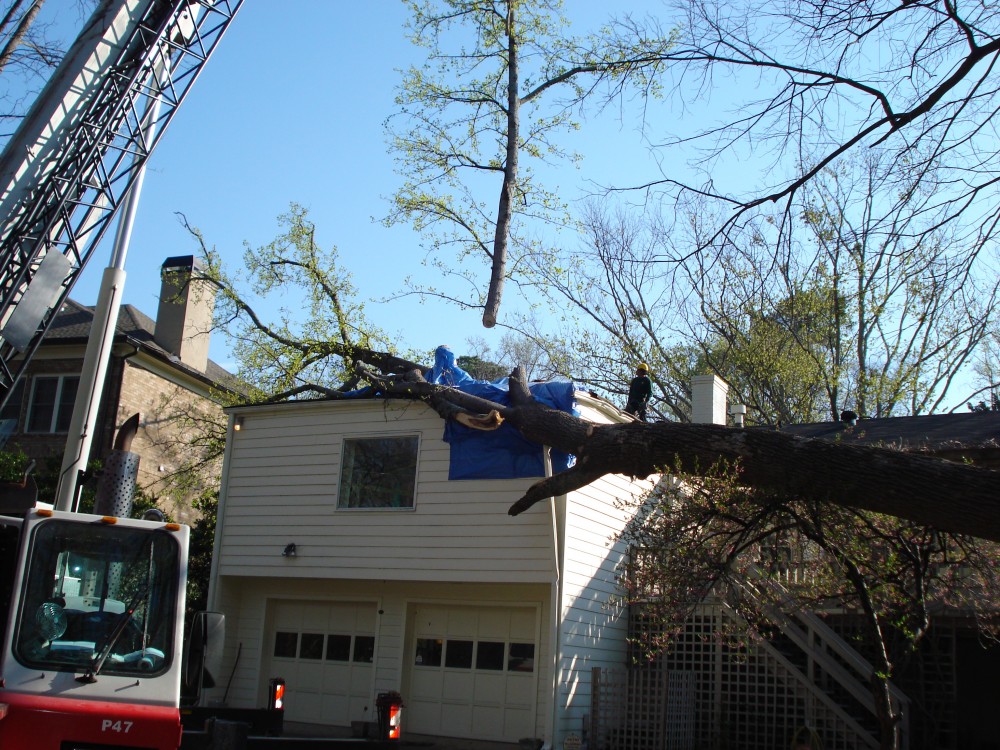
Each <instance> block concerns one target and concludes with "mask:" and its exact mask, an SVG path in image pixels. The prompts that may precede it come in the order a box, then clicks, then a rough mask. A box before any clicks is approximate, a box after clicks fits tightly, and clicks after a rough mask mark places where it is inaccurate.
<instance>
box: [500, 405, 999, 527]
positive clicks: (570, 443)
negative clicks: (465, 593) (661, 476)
mask: <svg viewBox="0 0 1000 750" xmlns="http://www.w3.org/2000/svg"><path fill="white" fill-rule="evenodd" d="M522 408H523V407H522ZM537 408H538V407H535V409H537ZM564 417H565V419H564V418H559V419H552V418H551V417H549V416H547V415H544V413H539V414H534V415H532V417H531V418H530V419H525V418H524V417H522V416H521V415H517V416H515V418H513V419H512V420H511V421H512V423H513V424H515V426H520V425H521V424H522V423H523V424H524V425H525V427H526V429H524V430H522V432H524V434H525V436H526V437H529V439H531V440H535V441H536V442H540V443H542V444H544V445H551V446H553V447H556V448H559V449H561V450H566V451H568V452H570V453H573V454H574V455H575V456H576V457H577V464H576V466H575V467H573V468H571V469H569V471H567V472H563V473H562V474H558V475H556V476H555V477H552V478H550V479H545V480H542V481H540V482H538V483H536V484H534V485H532V487H531V488H529V490H528V491H527V492H526V493H525V495H524V497H522V498H521V499H520V500H518V501H517V502H516V503H514V505H513V506H511V509H510V513H511V515H517V514H518V513H521V512H523V511H525V510H527V509H528V508H530V507H531V506H532V505H533V504H534V503H536V502H538V501H539V500H542V499H545V498H547V497H549V496H551V495H552V494H563V493H565V492H566V491H568V490H572V489H576V488H577V487H582V486H583V485H584V484H586V483H587V482H588V481H593V480H592V478H593V477H595V476H601V475H603V474H609V473H614V474H624V475H626V476H642V477H645V476H648V475H650V474H653V473H657V472H659V471H669V470H672V469H674V468H675V467H676V466H677V463H678V462H679V464H680V467H679V468H681V469H683V470H684V471H687V472H693V473H697V472H698V470H699V469H705V468H707V467H708V466H710V465H712V464H713V463H715V462H716V461H718V460H719V459H723V460H726V461H729V462H736V461H738V462H739V464H740V478H741V481H742V482H743V483H745V484H746V485H748V486H752V487H756V488H759V489H763V490H767V491H770V492H774V493H780V494H783V495H787V496H797V497H803V498H813V499H817V500H821V501H825V502H832V503H836V504H838V505H843V506H849V507H854V508H859V509H863V510H869V511H874V512H876V513H885V514H888V515H893V516H899V517H901V518H907V519H909V520H912V521H915V522H917V523H922V524H926V525H929V526H934V527H936V528H939V529H942V530H944V531H951V532H955V533H959V534H969V535H972V536H978V537H982V538H985V539H992V540H993V541H1000V472H996V471H991V470H988V469H981V468H978V467H975V466H969V465H966V464H959V463H953V462H950V461H944V460H941V459H936V458H929V457H926V456H921V455H915V454H910V453H903V452H901V451H895V450H890V449H886V448H862V447H857V446H850V445H843V444H840V443H835V442H831V441H826V440H816V439H809V438H801V437H795V436H792V435H786V434H783V433H780V432H771V431H765V430H753V429H736V428H729V427H722V426H719V425H689V424H678V423H672V422H661V423H657V424H645V423H639V422H637V423H628V424H615V425H591V426H590V427H589V428H587V429H586V430H582V431H581V429H580V428H578V427H574V428H572V429H570V430H567V429H566V424H565V423H566V420H567V419H569V420H573V419H575V418H574V417H572V416H570V415H564ZM522 420H523V421H522ZM578 421H581V422H582V421H583V420H578ZM581 434H586V437H584V438H583V439H581ZM574 473H575V474H576V475H577V478H578V479H579V482H577V481H575V480H574V478H573V477H567V476H566V475H570V474H574ZM556 490H559V491H558V492H556Z"/></svg>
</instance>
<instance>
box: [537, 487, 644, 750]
mask: <svg viewBox="0 0 1000 750" xmlns="http://www.w3.org/2000/svg"><path fill="white" fill-rule="evenodd" d="M643 485H645V483H637V482H634V481H632V480H630V479H628V478H626V477H622V476H618V475H608V476H605V477H603V478H602V479H599V480H598V481H596V482H594V483H593V484H591V485H589V486H587V487H584V488H582V489H580V490H577V491H576V492H573V493H572V494H571V495H570V496H569V497H568V499H567V503H566V524H565V530H566V531H565V549H564V559H563V585H562V607H563V612H562V617H563V621H562V634H561V638H562V643H561V657H560V661H559V664H560V666H559V669H560V674H559V686H558V691H559V700H560V701H561V703H562V705H563V706H564V709H563V710H562V711H561V712H560V714H559V720H558V722H557V725H556V730H555V731H556V737H555V747H561V746H562V742H563V740H564V739H565V737H566V735H567V734H569V733H570V732H574V733H576V734H582V733H583V731H584V729H585V727H586V722H587V720H588V717H589V714H590V699H591V670H592V669H593V668H594V667H620V666H623V665H624V664H625V659H626V641H625V639H626V636H627V626H628V619H627V617H626V612H625V610H624V608H623V607H622V606H621V605H620V604H612V600H613V599H614V598H615V596H616V595H617V594H618V593H619V589H618V586H617V583H616V580H617V578H616V577H617V575H618V572H619V570H618V566H619V564H620V563H621V562H622V561H623V560H624V559H625V555H626V554H627V549H626V547H625V545H623V544H622V543H620V542H615V541H614V537H615V535H616V534H617V533H618V532H619V531H620V530H621V529H622V528H623V527H624V524H625V523H627V521H628V517H629V512H628V511H627V510H625V509H623V508H621V507H619V506H618V505H617V504H616V498H623V497H625V498H627V497H630V496H631V495H632V493H634V492H636V491H640V490H641V489H642V487H643ZM646 486H648V485H646Z"/></svg>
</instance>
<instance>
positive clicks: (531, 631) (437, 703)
mask: <svg viewBox="0 0 1000 750" xmlns="http://www.w3.org/2000/svg"><path fill="white" fill-rule="evenodd" d="M537 623H538V611H537V609H535V608H529V607H524V608H513V609H510V608H496V607H447V606H419V607H417V608H416V612H415V615H414V620H413V628H412V637H411V638H410V640H409V643H408V654H409V660H410V665H411V668H410V684H409V687H408V690H407V691H406V692H404V694H403V699H404V701H405V703H406V708H405V709H404V711H403V728H404V731H406V732H414V733H417V734H431V735H439V736H443V737H470V738H475V739H483V740H494V741H504V742H516V741H517V740H518V739H520V738H521V737H532V736H534V735H535V731H534V728H535V700H536V695H537V690H536V682H537V680H536V675H537V669H538V661H537V658H538V646H537V631H538V624H537Z"/></svg>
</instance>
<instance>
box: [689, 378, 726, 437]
mask: <svg viewBox="0 0 1000 750" xmlns="http://www.w3.org/2000/svg"><path fill="white" fill-rule="evenodd" d="M728 393H729V386H728V385H727V384H726V381H725V380H723V379H722V378H720V377H719V376H718V375H696V376H695V377H694V378H693V379H692V381H691V421H692V422H694V423H695V424H721V425H725V424H726V423H727V421H726V394H728Z"/></svg>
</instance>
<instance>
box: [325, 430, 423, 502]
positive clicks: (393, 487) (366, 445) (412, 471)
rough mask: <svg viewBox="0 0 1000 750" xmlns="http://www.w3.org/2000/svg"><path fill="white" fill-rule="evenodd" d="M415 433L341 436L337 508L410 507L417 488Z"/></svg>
mask: <svg viewBox="0 0 1000 750" xmlns="http://www.w3.org/2000/svg"><path fill="white" fill-rule="evenodd" d="M419 445H420V441H419V439H418V437H417V436H416V435H393V436H391V437H389V436H383V437H370V438H345V439H344V445H343V450H342V452H341V466H340V491H339V494H338V497H337V507H338V508H387V509H394V508H412V507H413V498H414V495H415V494H416V488H417V449H418V448H419Z"/></svg>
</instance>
